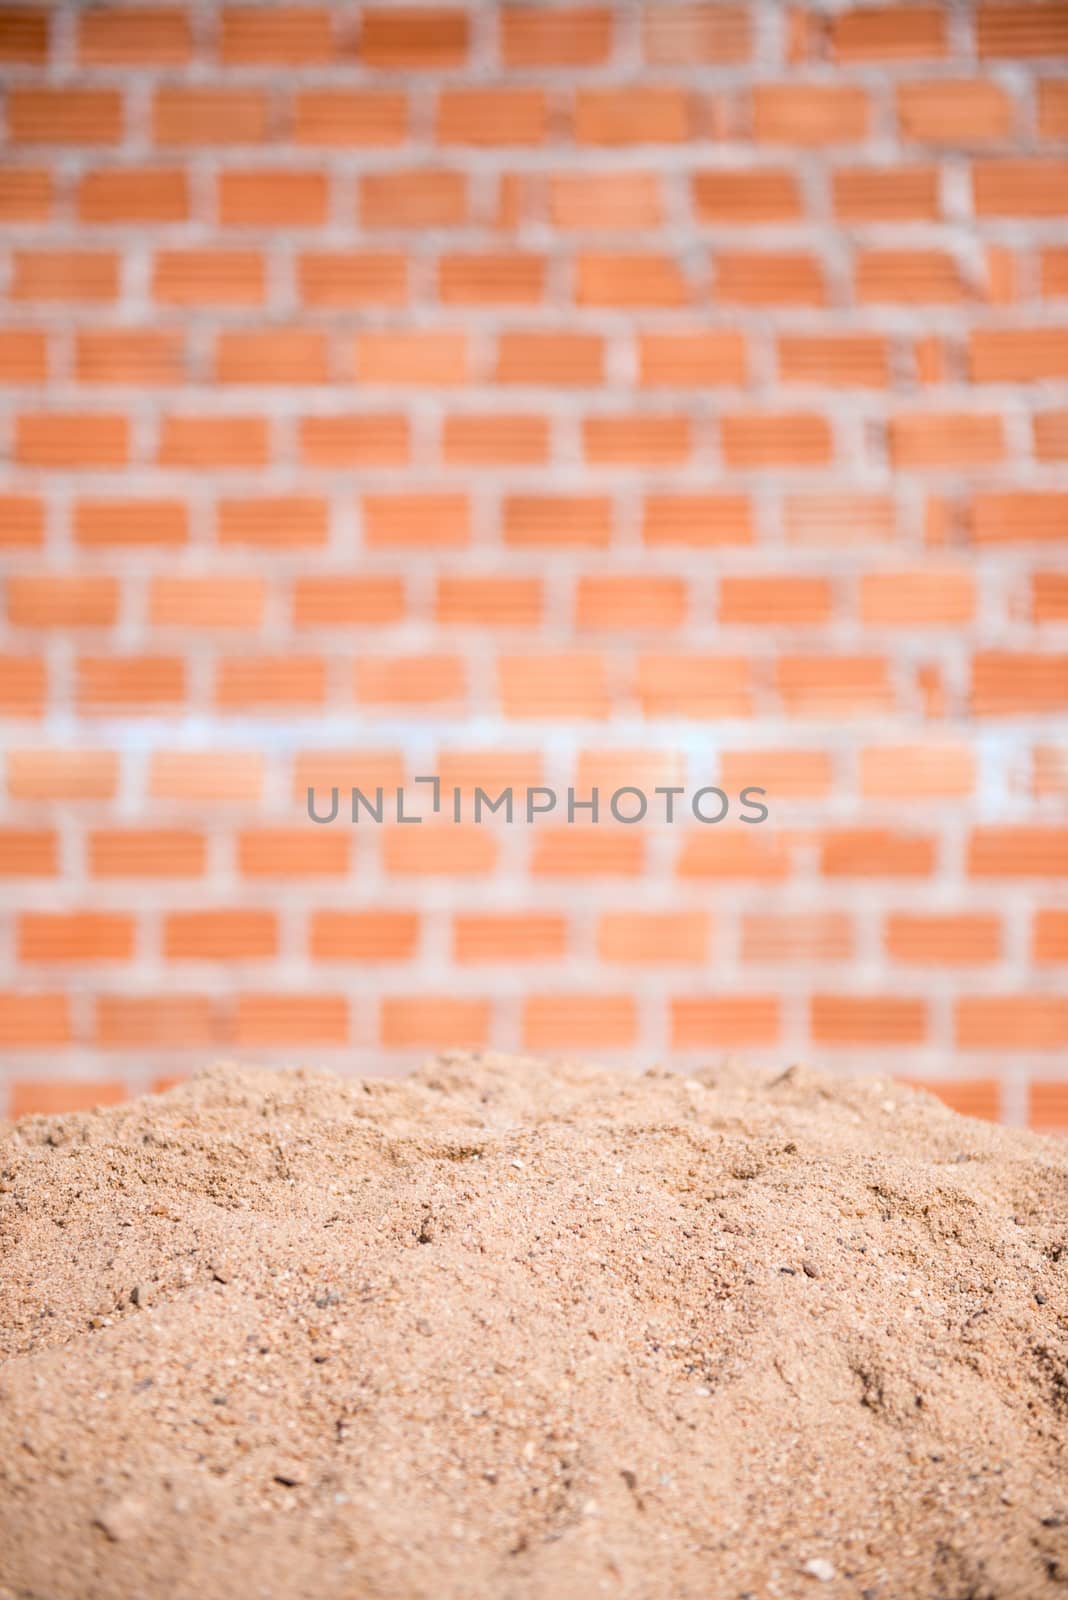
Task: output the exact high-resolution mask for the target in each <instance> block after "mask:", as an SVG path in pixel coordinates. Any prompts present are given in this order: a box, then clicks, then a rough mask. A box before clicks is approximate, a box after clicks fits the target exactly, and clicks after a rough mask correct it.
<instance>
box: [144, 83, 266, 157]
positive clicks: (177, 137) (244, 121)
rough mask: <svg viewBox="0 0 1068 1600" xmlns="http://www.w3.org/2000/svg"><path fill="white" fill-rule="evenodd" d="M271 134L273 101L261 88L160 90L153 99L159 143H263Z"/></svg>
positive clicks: (157, 141) (201, 87) (177, 88)
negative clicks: (270, 100)
mask: <svg viewBox="0 0 1068 1600" xmlns="http://www.w3.org/2000/svg"><path fill="white" fill-rule="evenodd" d="M270 134H271V117H270V104H269V101H268V99H267V95H266V94H265V93H264V92H263V90H261V89H231V88H211V87H207V86H202V85H199V84H198V85H197V87H196V88H192V89H186V88H181V87H179V86H178V85H176V84H171V85H168V86H167V87H166V88H162V89H158V90H157V91H156V97H155V99H154V101H153V102H152V135H153V138H154V139H155V141H156V143H157V144H164V145H217V144H262V143H263V142H264V140H265V139H268V138H269V137H270Z"/></svg>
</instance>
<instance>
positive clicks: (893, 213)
mask: <svg viewBox="0 0 1068 1600" xmlns="http://www.w3.org/2000/svg"><path fill="white" fill-rule="evenodd" d="M832 191H833V198H834V214H835V216H836V217H838V218H840V219H841V220H842V221H843V222H881V221H886V222H911V221H915V220H929V221H932V222H933V221H934V220H935V219H936V218H937V217H938V216H939V214H940V211H939V200H938V172H937V169H936V168H934V167H897V168H889V169H887V168H883V167H854V168H850V169H844V168H839V170H838V171H837V172H836V173H834V175H833V178H832Z"/></svg>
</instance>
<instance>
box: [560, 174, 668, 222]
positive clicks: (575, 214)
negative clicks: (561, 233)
mask: <svg viewBox="0 0 1068 1600" xmlns="http://www.w3.org/2000/svg"><path fill="white" fill-rule="evenodd" d="M549 217H550V220H551V221H552V223H553V225H554V226H555V227H557V228H567V229H571V228H578V229H581V230H583V231H586V230H588V229H591V228H598V229H600V228H608V229H612V228H624V229H632V228H635V229H637V228H655V227H657V226H658V225H659V223H660V222H661V220H662V217H663V207H662V202H661V196H660V182H659V179H658V177H657V175H656V174H655V173H652V172H630V171H628V172H598V173H585V172H578V173H559V174H557V175H556V176H554V177H551V178H550V179H549Z"/></svg>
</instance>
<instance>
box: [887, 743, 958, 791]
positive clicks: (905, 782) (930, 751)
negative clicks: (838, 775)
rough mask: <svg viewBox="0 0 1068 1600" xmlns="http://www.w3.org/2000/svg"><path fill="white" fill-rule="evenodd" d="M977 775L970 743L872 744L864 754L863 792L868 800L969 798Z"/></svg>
mask: <svg viewBox="0 0 1068 1600" xmlns="http://www.w3.org/2000/svg"><path fill="white" fill-rule="evenodd" d="M975 776H976V774H975V754H974V752H973V750H972V749H971V747H970V746H969V745H966V744H917V745H901V744H894V745H869V746H867V747H865V748H864V749H863V750H861V752H860V792H861V794H862V795H864V796H865V797H868V798H874V799H898V800H926V799H938V798H940V797H943V796H961V795H969V794H971V793H973V791H974V789H975Z"/></svg>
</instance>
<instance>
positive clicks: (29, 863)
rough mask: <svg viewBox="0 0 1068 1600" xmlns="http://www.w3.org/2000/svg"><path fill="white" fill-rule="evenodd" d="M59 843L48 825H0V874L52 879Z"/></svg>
mask: <svg viewBox="0 0 1068 1600" xmlns="http://www.w3.org/2000/svg"><path fill="white" fill-rule="evenodd" d="M58 842H59V840H58V835H57V834H55V833H54V832H52V831H51V830H50V829H47V828H0V877H4V878H54V877H55V876H56V874H57V872H58V871H59V854H58V851H57V849H56V846H57V844H58Z"/></svg>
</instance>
